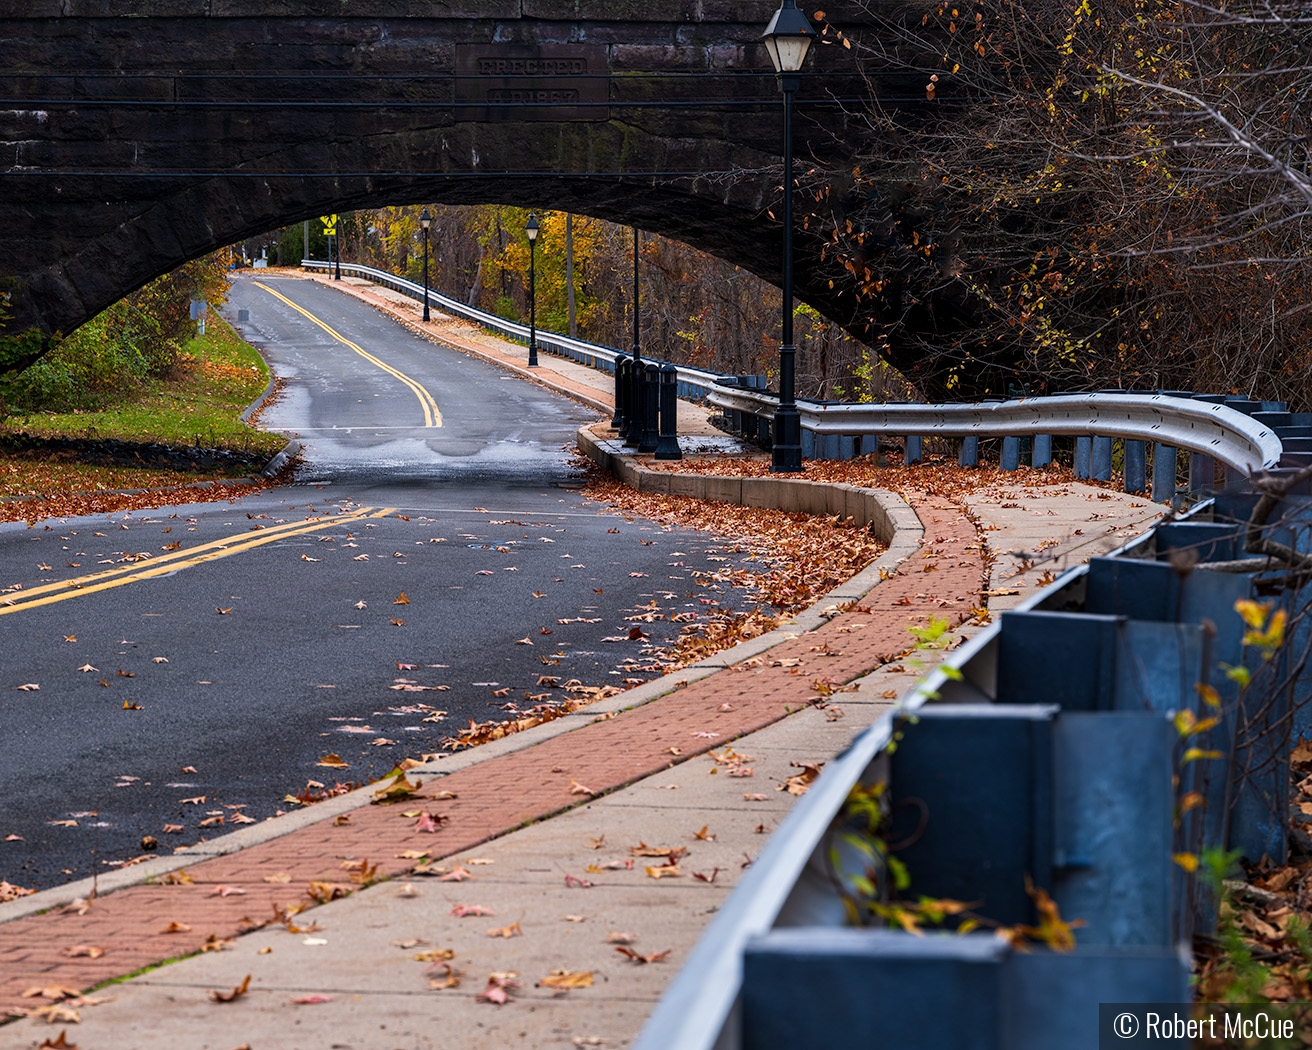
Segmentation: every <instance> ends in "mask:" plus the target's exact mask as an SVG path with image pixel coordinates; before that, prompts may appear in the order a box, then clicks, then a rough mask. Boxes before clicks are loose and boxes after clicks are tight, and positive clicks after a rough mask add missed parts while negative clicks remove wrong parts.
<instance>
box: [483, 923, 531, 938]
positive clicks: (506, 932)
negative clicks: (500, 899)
mask: <svg viewBox="0 0 1312 1050" xmlns="http://www.w3.org/2000/svg"><path fill="white" fill-rule="evenodd" d="M487 935H488V936H489V937H502V938H506V939H509V938H511V937H522V936H524V931H523V930H521V929H520V928H519V923H517V922H512V923H511V924H510V925H509V926H499V927H497V928H496V929H494V930H488V931H487Z"/></svg>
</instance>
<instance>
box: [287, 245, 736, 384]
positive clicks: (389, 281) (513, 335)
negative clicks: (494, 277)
mask: <svg viewBox="0 0 1312 1050" xmlns="http://www.w3.org/2000/svg"><path fill="white" fill-rule="evenodd" d="M301 266H302V267H303V268H304V269H306V270H316V271H331V270H332V269H333V264H332V263H329V262H324V261H323V260H321V259H302V260H301ZM341 271H342V273H344V274H347V275H348V276H351V277H363V278H364V279H366V280H369V281H373V282H374V283H375V284H381V285H383V286H384V287H385V288H391V289H393V290H394V291H398V292H401V293H402V294H404V295H408V296H410V297H411V298H412V299H418V300H419V301H420V302H423V300H424V288H423V285H420V284H416V283H415V282H414V281H409V280H406V279H405V278H404V277H397V276H396V275H395V274H391V273H388V272H387V271H385V270H376V269H374V268H373V267H372V266H361V265H359V264H358V263H342V264H341ZM428 302H429V304H430V305H431V306H433V307H435V308H437V309H438V310H441V311H442V312H443V313H448V314H451V315H452V316H454V317H459V318H462V319H463V320H466V321H470V322H472V323H474V324H476V325H478V326H479V327H480V328H486V329H487V330H488V331H491V332H495V333H497V335H500V336H503V337H504V338H506V339H509V340H511V341H512V342H516V343H527V342H528V337H529V326H528V325H526V324H519V323H517V322H515V321H508V320H506V318H504V317H498V316H497V315H496V314H490V313H487V312H486V311H484V310H477V309H475V308H474V307H472V306H467V305H465V304H464V303H462V302H460V301H458V300H456V299H452V298H450V297H448V296H445V295H442V294H440V293H439V292H435V291H433V290H432V289H431V288H430V289H429V290H428ZM537 345H538V351H539V352H543V351H545V352H546V353H551V354H556V355H558V356H560V357H568V358H570V359H571V360H574V361H577V362H578V363H579V364H582V365H587V366H588V367H589V368H597V369H600V370H601V371H603V372H611V373H613V372H614V371H615V358H616V357H618V356H619V355H620V354H622V353H624V351H622V350H616V349H615V348H614V347H609V346H601V345H599V344H597V343H589V342H585V341H584V340H582V339H571V338H570V337H569V336H567V335H560V334H558V333H556V332H547V331H544V330H543V329H541V328H539V329H538V330H537ZM644 360H645V358H644ZM653 360H654V359H653ZM676 367H677V369H678V377H679V391H678V393H679V397H681V398H690V399H701V398H704V397H706V396H707V395H708V394H709V393H710V391H711V388H712V386H714V384H716V383H717V382H718V381H719V380H722V379H724V378H725V377H724V376H721V375H720V374H719V373H717V372H708V371H706V370H705V369H702V368H692V367H689V366H688V365H678V366H676Z"/></svg>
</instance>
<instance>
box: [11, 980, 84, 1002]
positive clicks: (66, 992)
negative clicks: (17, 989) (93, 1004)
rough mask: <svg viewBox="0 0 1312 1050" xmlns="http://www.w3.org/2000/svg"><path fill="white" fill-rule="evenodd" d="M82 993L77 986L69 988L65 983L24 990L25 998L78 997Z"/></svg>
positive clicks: (57, 998)
mask: <svg viewBox="0 0 1312 1050" xmlns="http://www.w3.org/2000/svg"><path fill="white" fill-rule="evenodd" d="M81 994H82V993H81V992H79V991H78V990H77V989H76V988H69V987H68V986H67V985H63V984H46V985H37V986H36V987H33V988H26V989H24V990H23V995H22V998H24V999H54V1000H56V1001H58V1000H60V999H76V998H77V997H78V996H80V995H81Z"/></svg>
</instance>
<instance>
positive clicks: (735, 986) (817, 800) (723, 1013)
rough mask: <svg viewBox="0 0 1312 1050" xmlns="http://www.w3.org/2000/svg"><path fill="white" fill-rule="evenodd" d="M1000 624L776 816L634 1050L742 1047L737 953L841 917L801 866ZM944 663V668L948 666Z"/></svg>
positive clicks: (968, 696)
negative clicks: (879, 761)
mask: <svg viewBox="0 0 1312 1050" xmlns="http://www.w3.org/2000/svg"><path fill="white" fill-rule="evenodd" d="M1208 506H1210V503H1202V504H1198V505H1197V506H1195V507H1193V508H1191V509H1190V511H1189V512H1187V513H1186V514H1184V515H1182V517H1181V519H1178V520H1187V519H1189V518H1191V517H1192V516H1193V515H1194V514H1195V513H1197V512H1199V511H1201V510H1205V509H1206V508H1207V507H1208ZM1152 536H1153V530H1149V531H1148V532H1145V533H1143V534H1142V535H1140V536H1137V537H1135V538H1133V539H1131V540H1129V541H1128V542H1127V543H1125V544H1124V545H1122V546H1121V547H1119V548H1117V549H1116V550H1113V551H1110V552H1109V553H1108V555H1107V556H1108V557H1117V556H1126V555H1131V554H1134V553H1136V548H1139V547H1141V546H1142V545H1144V544H1146V543H1148V542H1150V541H1151V538H1152ZM1088 572H1089V566H1088V564H1087V563H1086V564H1083V565H1077V566H1074V567H1072V568H1070V569H1068V570H1067V571H1066V572H1064V573H1063V574H1062V575H1061V576H1059V577H1058V578H1057V580H1055V581H1054V582H1053V583H1051V584H1050V585H1049V586H1047V587H1045V588H1044V589H1043V590H1041V591H1039V592H1037V593H1036V594H1034V595H1032V596H1031V597H1030V598H1028V599H1026V600H1025V601H1024V602H1021V603H1020V604H1019V605H1017V606H1016V607H1015V608H1016V611H1018V612H1023V611H1027V610H1033V609H1037V608H1040V607H1043V606H1045V605H1046V604H1050V603H1052V602H1053V601H1054V600H1056V599H1057V598H1058V596H1059V595H1061V594H1063V592H1067V591H1069V590H1070V589H1071V588H1072V587H1073V586H1078V585H1080V583H1081V579H1082V577H1084V576H1086V575H1087V574H1088ZM1000 633H1001V623H1000V621H998V620H995V621H994V622H993V623H992V624H990V625H989V626H988V627H986V628H985V629H984V630H983V631H981V632H980V633H979V634H977V635H976V636H975V637H974V638H971V639H970V640H969V641H967V642H966V643H965V644H963V645H962V646H960V648H958V649H956V650H954V651H953V652H952V653H950V654H949V655H948V656H947V657H946V658H945V659H944V660H942V661H941V662H940V663H939V664H938V665H937V666H936V667H935V668H934V669H933V670H931V671H930V672H929V673H928V674H927V675H926V676H925V678H924V679H923V680H921V681H920V682H918V683H917V684H916V686H915V687H914V688H913V689H912V691H911V692H910V694H908V695H907V696H905V697H903V698H902V699H901V700H899V702H898V704H897V706H896V709H895V710H893V711H889V712H887V713H885V714H884V715H882V716H881V717H880V718H879V720H878V721H876V722H875V723H873V724H872V725H871V726H870V727H869V728H867V729H866V730H864V731H863V732H862V733H860V734H859V735H858V736H857V737H856V738H855V739H854V740H853V741H852V743H851V744H850V745H849V746H848V748H847V750H846V751H844V752H843V753H842V754H840V755H838V756H837V757H835V758H834V759H833V760H832V761H830V762H829V763H828V764H827V765H826V766H825V769H824V772H823V773H822V774H821V775H820V776H819V777H818V778H817V779H816V780H815V782H814V783H813V784H812V785H811V788H810V790H809V791H807V793H806V794H805V795H803V796H802V798H801V799H799V800H798V802H797V803H796V805H795V806H794V807H793V809H792V810H791V811H790V812H789V814H788V815H787V816H786V817H785V818H784V820H783V821H782V822H781V823H780V825H779V827H778V828H777V829H776V830H775V831H774V832H773V834H772V835H771V836H770V838H769V840H768V841H767V842H766V845H765V847H764V849H762V851H761V853H760V855H759V856H758V857H757V858H756V860H755V861H754V862H753V864H752V866H751V867H750V868H749V869H748V870H747V873H746V874H745V875H744V876H743V878H742V880H741V881H740V882H739V884H738V885H737V886H736V887H735V888H734V890H733V892H732V893H731V894H730V895H729V898H728V900H726V901H725V903H724V905H723V907H721V909H720V911H719V912H718V913H717V914H716V916H715V918H714V919H713V920H712V921H711V923H710V925H709V926H708V927H707V928H706V930H705V931H704V932H703V933H702V936H701V937H700V938H699V939H698V941H697V944H696V945H695V946H694V948H693V950H692V952H691V953H690V954H689V956H688V959H687V961H686V962H685V963H684V964H683V966H682V967H681V968H680V970H679V972H678V974H677V975H676V976H675V978H674V980H673V981H672V982H671V983H670V985H669V986H668V987H667V988H666V990H665V993H664V994H663V995H662V997H661V999H660V1001H659V1002H658V1003H657V1005H656V1008H655V1010H653V1011H652V1013H651V1015H650V1016H649V1017H648V1019H647V1023H646V1024H645V1025H644V1026H643V1028H642V1031H641V1032H640V1033H639V1036H638V1039H637V1041H636V1042H634V1044H633V1050H667V1048H669V1047H678V1048H679V1050H739V1048H740V1047H741V1045H742V1039H741V1035H742V1031H741V1029H742V1017H741V1015H740V1009H741V1004H740V994H741V990H742V980H743V952H744V949H745V948H746V946H747V944H748V942H749V941H751V940H752V939H753V938H756V937H760V936H763V935H765V934H767V933H769V932H770V931H771V930H772V929H777V928H779V927H780V926H781V925H787V926H809V925H813V924H815V925H830V924H836V923H838V922H841V919H838V918H836V917H835V916H834V914H833V910H834V909H833V901H834V894H833V887H832V886H831V885H830V884H829V883H828V882H827V881H825V880H818V881H816V880H812V879H811V878H810V876H809V875H808V872H807V869H808V867H809V866H810V865H811V864H812V861H813V858H814V856H815V853H816V850H817V849H818V848H819V847H820V846H821V843H822V840H823V839H824V838H825V836H826V835H827V834H828V832H829V829H830V827H831V823H832V821H833V820H834V818H835V816H836V815H837V814H838V813H839V812H840V811H841V809H842V808H843V805H844V803H845V802H846V800H847V797H848V793H849V791H850V790H851V788H852V786H853V785H854V784H856V783H858V782H859V781H860V780H861V778H862V776H863V775H864V774H865V772H866V770H867V769H868V768H869V767H870V765H871V763H872V762H873V761H874V760H875V759H876V757H877V756H879V754H880V753H881V752H883V751H884V750H885V749H886V748H887V747H888V744H889V742H890V740H891V739H892V734H893V728H894V719H895V718H896V717H899V716H905V715H906V714H908V713H910V712H914V711H917V710H919V709H921V708H922V707H924V706H925V705H926V704H927V703H929V702H931V700H932V701H934V702H936V703H939V702H942V703H947V704H949V705H950V704H951V702H952V701H956V700H966V701H969V700H977V699H978V695H977V690H976V688H975V685H974V681H973V680H974V678H975V677H976V674H974V673H972V668H971V664H972V663H976V664H977V665H984V671H983V672H981V673H984V674H985V675H987V673H988V670H989V669H990V668H992V667H993V666H995V665H996V660H997V656H996V648H997V644H998V637H999V634H1000ZM945 668H947V669H950V670H945Z"/></svg>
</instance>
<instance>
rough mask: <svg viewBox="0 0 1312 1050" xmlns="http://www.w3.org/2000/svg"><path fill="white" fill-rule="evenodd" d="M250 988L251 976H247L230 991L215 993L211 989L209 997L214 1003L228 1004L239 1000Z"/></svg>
mask: <svg viewBox="0 0 1312 1050" xmlns="http://www.w3.org/2000/svg"><path fill="white" fill-rule="evenodd" d="M250 986H251V975H250V974H247V975H246V978H245V979H244V980H243V981H242V982H241V984H239V985H237V986H236V987H234V988H233V990H232V991H230V992H216V991H214V989H212V988H211V989H210V993H209V996H210V998H211V999H212V1000H213V1001H214V1002H216V1003H230V1002H233V1001H234V1000H236V999H240V998H241V997H242V996H243V995H245V994H246V992H247V991H248V990H249V989H250Z"/></svg>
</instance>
